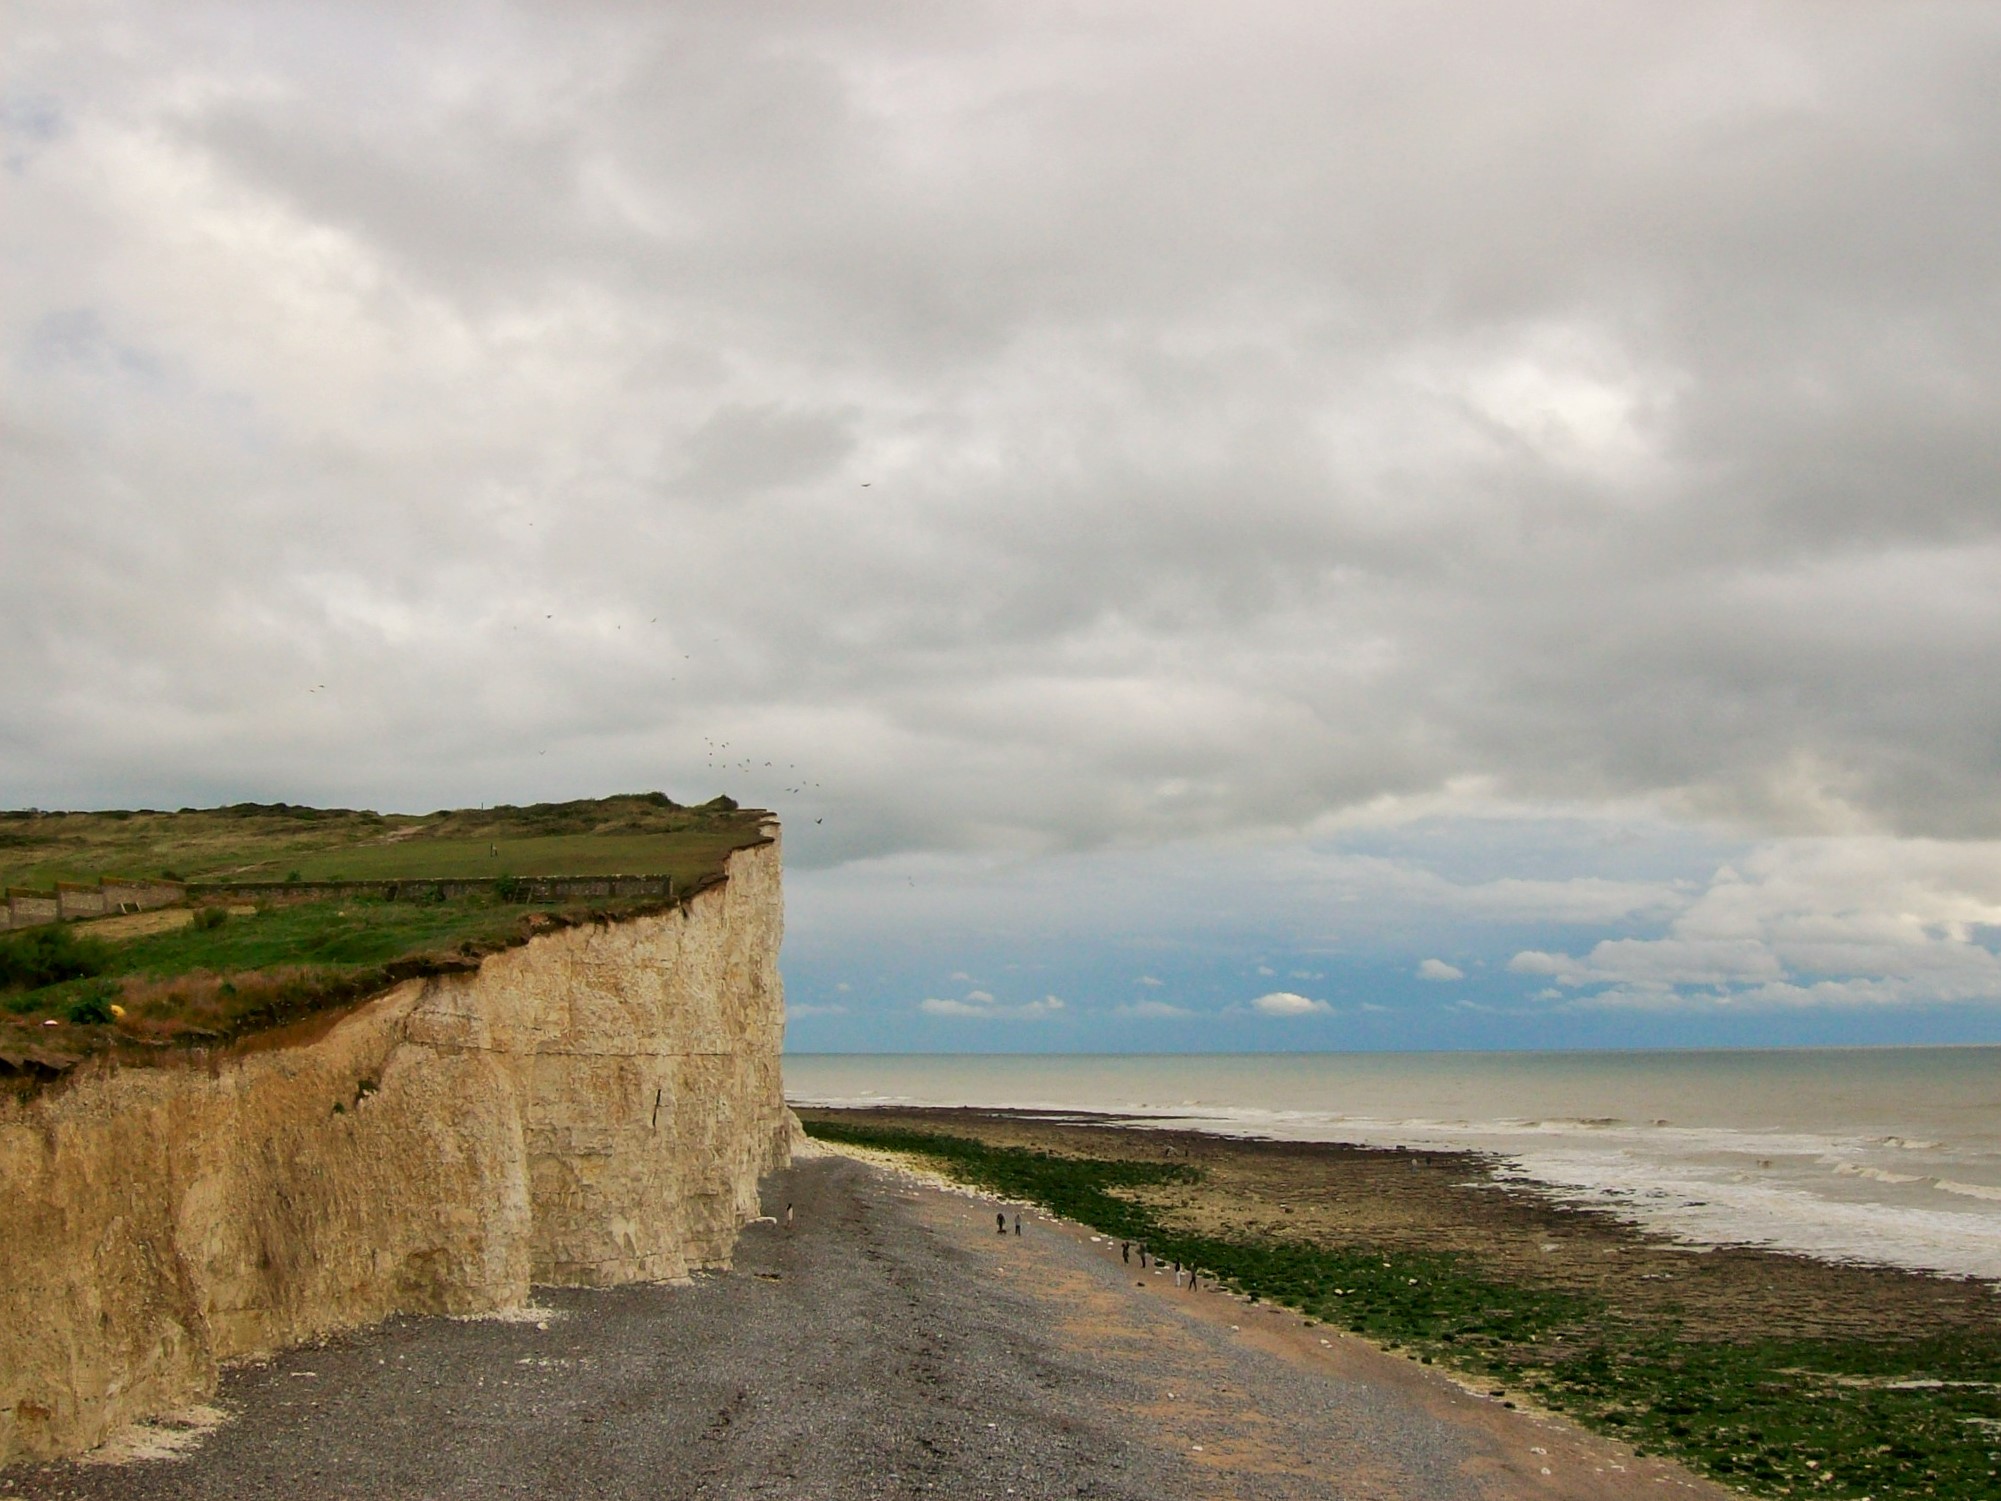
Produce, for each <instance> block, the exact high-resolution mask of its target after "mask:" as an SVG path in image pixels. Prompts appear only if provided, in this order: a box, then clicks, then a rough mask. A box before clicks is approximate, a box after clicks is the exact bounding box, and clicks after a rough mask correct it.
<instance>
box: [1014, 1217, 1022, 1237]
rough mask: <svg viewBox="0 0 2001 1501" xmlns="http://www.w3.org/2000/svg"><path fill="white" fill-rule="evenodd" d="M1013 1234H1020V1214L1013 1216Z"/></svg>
mask: <svg viewBox="0 0 2001 1501" xmlns="http://www.w3.org/2000/svg"><path fill="white" fill-rule="evenodd" d="M1014 1233H1015V1234H1016V1235H1019V1234H1021V1216H1020V1214H1016V1215H1015V1217H1014Z"/></svg>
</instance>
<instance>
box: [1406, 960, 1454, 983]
mask: <svg viewBox="0 0 2001 1501" xmlns="http://www.w3.org/2000/svg"><path fill="white" fill-rule="evenodd" d="M1417 977H1418V978H1419V979H1420V980H1463V979H1465V978H1466V971H1465V970H1463V969H1460V968H1459V967H1458V966H1457V965H1452V964H1447V963H1446V962H1445V961H1444V960H1443V959H1427V960H1425V961H1424V963H1422V964H1420V965H1418V967H1417Z"/></svg>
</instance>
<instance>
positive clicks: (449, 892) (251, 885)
mask: <svg viewBox="0 0 2001 1501" xmlns="http://www.w3.org/2000/svg"><path fill="white" fill-rule="evenodd" d="M690 894H691V893H690V892H689V891H688V889H687V888H685V887H681V886H677V885H676V884H675V881H674V878H673V877H672V876H662V875H653V876H646V875H620V876H463V877H459V876H452V877H446V878H444V879H422V880H398V881H388V880H384V881H190V882H186V883H181V882H174V881H133V880H127V879H121V878H115V877H111V876H106V877H105V878H104V880H103V881H101V882H100V883H99V884H98V885H96V886H88V885H84V884H81V883H76V882H69V881H64V882H60V883H58V884H57V886H56V889H55V890H54V891H30V890H26V889H23V888H19V887H9V888H8V889H7V902H6V906H5V908H4V909H0V932H4V931H6V930H9V929H12V928H32V927H38V926H40V925H41V924H43V923H51V922H61V921H65V920H71V919H75V918H88V917H104V916H108V915H110V914H113V913H118V912H150V911H152V910H154V909H155V908H158V907H173V906H178V905H179V904H180V903H182V902H191V903H193V904H194V905H196V906H203V907H214V906H227V905H232V904H234V903H237V902H253V903H256V904H257V905H259V906H263V905H269V904H272V903H284V902H317V901H324V900H327V899H329V898H336V897H380V898H381V899H382V900H384V901H389V902H425V901H452V900H454V899H456V898H459V897H464V896H474V895H485V896H506V897H509V898H510V899H512V900H515V901H523V902H562V901H573V900H580V899H588V898H604V899H610V898H614V897H651V898H655V899H657V900H659V901H662V902H671V901H673V900H674V899H675V898H676V897H681V896H688V895H690Z"/></svg>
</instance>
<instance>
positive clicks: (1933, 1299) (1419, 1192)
mask: <svg viewBox="0 0 2001 1501" xmlns="http://www.w3.org/2000/svg"><path fill="white" fill-rule="evenodd" d="M799 1114H800V1116H801V1117H802V1118H803V1119H805V1120H808V1121H811V1120H815V1119H826V1120H842V1121H847V1122H852V1123H856V1124H868V1125H873V1126H885V1127H896V1128H900V1129H905V1130H915V1131H936V1132H947V1133H950V1134H952V1135H956V1136H964V1137H972V1138H976V1139H978V1140H980V1141H984V1142H987V1143H989V1144H992V1145H996V1146H1016V1147H1030V1148H1037V1149H1041V1150H1045V1151H1050V1152H1055V1153H1059V1154H1063V1155H1070V1156H1078V1157H1101V1158H1128V1159H1134V1160H1141V1161H1154V1162H1162V1161H1172V1162H1188V1163H1192V1164H1194V1165H1195V1166H1196V1167H1198V1168H1199V1169H1200V1170H1201V1179H1200V1181H1199V1182H1197V1183H1194V1184H1187V1185H1182V1184H1176V1185H1170V1186H1166V1187H1162V1188H1159V1189H1152V1190H1145V1191H1141V1192H1140V1193H1138V1194H1136V1195H1135V1196H1136V1197H1139V1198H1141V1199H1143V1200H1144V1201H1145V1202H1147V1203H1148V1204H1149V1205H1151V1206H1152V1207H1153V1208H1154V1209H1155V1210H1156V1212H1157V1213H1159V1214H1160V1215H1161V1217H1162V1219H1163V1220H1164V1221H1165V1222H1167V1223H1168V1224H1170V1225H1172V1226H1174V1227H1176V1228H1185V1229H1187V1230H1190V1231H1194V1232H1198V1233H1201V1234H1205V1235H1214V1236H1219V1237H1223V1238H1239V1237H1243V1238H1249V1237H1256V1238H1260V1239H1273V1238H1276V1239H1287V1240H1300V1241H1309V1242H1314V1243H1317V1244H1320V1245H1325V1246H1356V1245H1367V1246H1375V1247H1382V1248H1386V1249H1395V1250H1402V1251H1419V1252H1451V1253H1460V1254H1462V1255H1464V1256H1465V1257H1466V1259H1467V1261H1468V1263H1469V1265H1472V1266H1476V1267H1478V1268H1479V1269H1480V1270H1481V1272H1482V1273H1483V1274H1485V1275H1487V1276H1490V1277H1492V1278H1493V1279H1494V1280H1496V1281H1500V1282H1507V1283H1513V1284H1517V1285H1525V1286H1532V1287H1540V1288H1549V1289H1554V1290H1559V1291H1564V1292H1573V1293H1581V1294H1585V1295H1587V1296H1589V1297H1591V1298H1592V1299H1593V1300H1594V1301H1598V1302H1601V1303H1602V1304H1603V1305H1604V1306H1605V1307H1606V1308H1607V1311H1608V1313H1609V1314H1610V1315H1611V1316H1612V1317H1615V1318H1622V1319H1626V1320H1630V1321H1632V1322H1635V1323H1649V1322H1653V1321H1655V1320H1660V1321H1666V1320H1669V1319H1673V1320H1675V1321H1677V1323H1678V1325H1679V1328H1680V1330H1681V1331H1682V1334H1683V1336H1684V1337H1685V1338H1690V1339H1718V1340H1741V1339H1748V1338H1756V1337H1763V1336H1769V1335H1772V1334H1775V1333H1782V1334H1784V1335H1786V1336H1788V1337H1798V1338H1810V1339H1822V1338H1825V1339H1842V1338H1857V1339H1889V1338H1899V1339H1901V1338H1908V1337H1909V1336H1911V1335H1912V1334H1914V1333H1937V1332H1943V1331H1945V1330H1948V1329H1953V1328H1963V1327H1980V1328H1986V1329H1992V1328H1993V1326H1994V1323H1995V1320H1996V1318H1997V1316H2001V1302H1997V1299H1996V1297H1995V1289H1994V1287H1993V1285H1992V1284H1989V1283H1986V1282H1981V1281H1976V1280H1972V1279H1956V1278H1949V1277H1939V1276H1927V1275H1924V1274H1922V1273H1917V1272H1909V1271H1902V1270H1898V1269H1895V1268H1888V1267H1873V1266H1854V1265H1843V1264H1837V1263H1831V1262H1825V1261H1818V1260H1814V1259H1812V1258H1809V1257H1805V1256H1796V1255H1788V1254H1784V1253H1779V1252H1773V1251H1769V1250H1762V1249H1756V1248H1748V1247H1722V1248H1715V1249H1703V1248H1698V1247H1694V1246H1686V1245H1681V1244H1678V1243H1676V1242H1674V1241H1671V1240H1668V1239H1666V1238H1665V1237H1662V1236H1660V1235H1658V1234H1654V1233H1650V1232H1648V1231H1645V1230H1641V1229H1639V1228H1636V1227H1635V1226H1633V1225H1631V1224H1628V1223H1626V1222H1625V1221H1623V1220H1621V1219H1619V1218H1618V1217H1617V1216H1615V1215H1613V1214H1611V1213H1608V1212H1605V1211H1602V1210H1594V1209H1582V1208H1574V1207H1570V1206H1566V1205H1563V1204H1560V1203H1557V1202H1555V1201H1554V1200H1553V1199H1552V1198H1551V1197H1550V1196H1549V1195H1548V1194H1547V1193H1545V1192H1542V1191H1539V1190H1538V1189H1536V1188H1534V1187H1532V1186H1530V1185H1526V1184H1522V1183H1518V1182H1511V1181H1509V1180H1506V1179H1504V1178H1502V1177H1500V1176H1499V1175H1498V1173H1497V1169H1498V1167H1499V1166H1500V1164H1499V1162H1498V1161H1497V1160H1496V1159H1493V1158H1490V1157H1486V1156H1482V1155H1480V1154H1475V1153H1466V1152H1429V1151H1422V1152H1421V1151H1406V1150H1401V1149H1389V1148H1380V1147H1360V1146H1349V1145H1343V1144H1338V1143H1327V1142H1285V1141H1263V1140H1251V1139H1240V1138H1228V1137H1218V1136H1212V1135H1207V1134H1204V1133H1199V1132H1190V1131H1170V1130H1158V1129H1154V1128H1151V1127H1138V1126H1134V1125H1132V1124H1130V1123H1129V1122H1122V1121H1121V1120H1119V1119H1118V1118H1115V1117H1109V1116H1093V1115H1084V1114H1073V1115H1065V1116H1062V1117H1052V1116H1049V1115H1046V1114H1030V1113H1026V1112H1011V1111H992V1110H935V1109H934V1110H925V1109H877V1110H838V1111H836V1110H814V1109H802V1110H801V1111H800V1112H799Z"/></svg>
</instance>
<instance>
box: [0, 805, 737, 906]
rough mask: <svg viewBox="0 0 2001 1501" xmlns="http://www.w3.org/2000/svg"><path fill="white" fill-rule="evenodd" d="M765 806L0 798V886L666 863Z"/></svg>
mask: <svg viewBox="0 0 2001 1501" xmlns="http://www.w3.org/2000/svg"><path fill="white" fill-rule="evenodd" d="M770 816H771V815H770V814H768V813H764V812H762V811H760V810H757V809H752V808H738V807H737V805H736V804H735V803H734V802H731V801H730V800H729V799H728V798H717V799H715V800H714V801H713V802H708V803H703V804H702V805H700V806H699V807H683V806H681V805H679V804H677V803H675V802H674V801H672V800H671V799H670V798H668V797H667V796H666V795H665V794H663V793H658V792H642V793H629V794H625V795H622V796H618V797H604V798H592V799H587V800H583V801H578V802H569V803H534V804H531V805H529V806H526V807H515V806H513V805H510V804H501V805H499V806H496V807H492V808H457V809H445V810H441V811H439V812H436V813H421V814H417V813H372V812H369V811H367V810H365V809H364V810H356V809H351V808H305V807H300V806H298V805H296V804H291V803H237V804H234V805H232V806H230V807H227V808H182V809H180V810H179V811H178V812H173V813H167V812H160V811H157V810H153V809H145V808H141V809H136V810H125V809H118V810H111V811H101V812H90V813H52V812H43V811H41V810H39V809H22V810H16V811H13V812H0V886H15V887H29V888H38V889H43V890H46V889H48V888H51V887H53V886H54V885H55V884H56V883H57V882H59V881H95V880H96V879H97V878H98V877H100V876H134V877H137V876H165V877H166V878H167V879H169V880H175V881H202V882H214V881H247V882H263V881H282V880H285V879H287V878H296V879H299V880H303V881H309V882H310V881H340V880H348V881H376V880H410V879H436V878H438V877H452V876H461V877H463V876H497V875H511V876H558V875H561V876H581V875H667V874H672V875H674V876H675V877H676V878H677V880H689V881H692V880H694V879H696V878H697V877H698V876H699V875H700V873H701V872H702V871H704V870H709V869H720V868H721V861H722V860H723V859H725V858H726V857H727V856H728V854H729V852H730V851H731V850H733V849H739V848H742V847H743V846H744V845H745V844H749V843H755V842H756V840H757V837H758V835H757V829H758V825H759V823H760V822H762V821H763V820H765V819H768V818H769V817H770Z"/></svg>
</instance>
